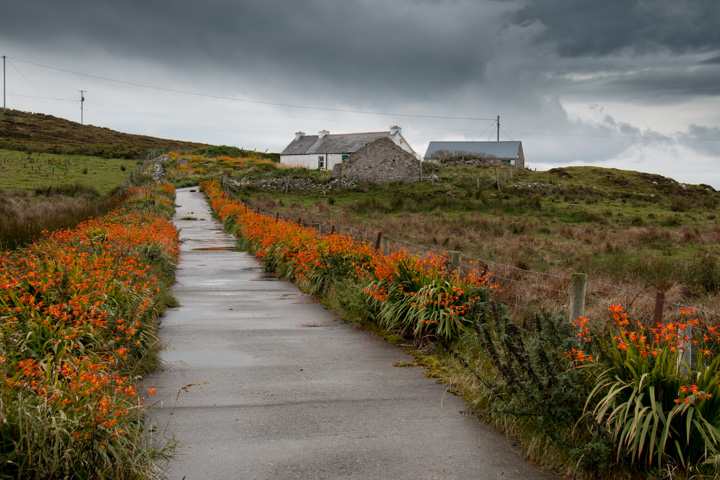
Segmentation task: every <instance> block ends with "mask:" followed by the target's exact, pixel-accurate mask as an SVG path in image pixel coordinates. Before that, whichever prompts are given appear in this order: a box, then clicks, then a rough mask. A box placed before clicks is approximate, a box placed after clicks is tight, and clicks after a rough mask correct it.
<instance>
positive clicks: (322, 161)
mask: <svg viewBox="0 0 720 480" xmlns="http://www.w3.org/2000/svg"><path fill="white" fill-rule="evenodd" d="M318 168H319V169H324V168H325V157H324V156H323V155H318Z"/></svg>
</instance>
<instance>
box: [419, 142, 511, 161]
mask: <svg viewBox="0 0 720 480" xmlns="http://www.w3.org/2000/svg"><path fill="white" fill-rule="evenodd" d="M521 144H522V142H517V141H503V142H430V145H428V149H427V151H426V152H425V159H426V160H428V159H431V158H433V155H434V154H435V153H437V152H450V153H451V154H453V155H455V154H457V155H462V154H473V155H479V156H484V157H495V158H518V151H519V149H520V145H521Z"/></svg>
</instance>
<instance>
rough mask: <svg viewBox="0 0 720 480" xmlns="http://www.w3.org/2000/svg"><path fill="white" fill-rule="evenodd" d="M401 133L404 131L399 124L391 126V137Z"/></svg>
mask: <svg viewBox="0 0 720 480" xmlns="http://www.w3.org/2000/svg"><path fill="white" fill-rule="evenodd" d="M399 133H402V128H400V127H398V126H397V125H391V126H390V136H391V137H394V136H395V135H398V134H399Z"/></svg>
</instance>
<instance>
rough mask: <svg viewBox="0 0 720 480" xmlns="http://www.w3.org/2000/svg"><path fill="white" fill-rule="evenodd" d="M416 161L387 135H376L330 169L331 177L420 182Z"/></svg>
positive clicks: (373, 180)
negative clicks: (371, 140) (376, 136)
mask: <svg viewBox="0 0 720 480" xmlns="http://www.w3.org/2000/svg"><path fill="white" fill-rule="evenodd" d="M421 168H422V167H421V164H420V160H418V159H417V158H415V156H414V155H412V154H410V153H408V152H406V151H405V150H403V149H402V148H401V147H399V146H398V145H397V144H396V143H395V142H393V141H392V140H391V139H389V138H380V139H378V140H375V141H374V142H371V143H369V144H367V145H365V146H364V147H362V148H361V149H360V150H358V151H357V152H355V153H354V154H352V155H350V156H349V157H348V158H346V159H345V160H343V162H342V163H341V164H339V165H336V166H335V168H334V169H333V176H334V177H341V178H344V179H347V180H355V181H359V182H369V183H390V182H404V183H411V182H417V181H420V179H421V176H422V171H421Z"/></svg>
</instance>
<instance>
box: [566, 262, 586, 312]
mask: <svg viewBox="0 0 720 480" xmlns="http://www.w3.org/2000/svg"><path fill="white" fill-rule="evenodd" d="M586 289H587V274H585V273H573V274H572V275H570V321H571V322H576V321H577V319H578V317H582V316H583V314H584V313H585V291H586Z"/></svg>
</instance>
